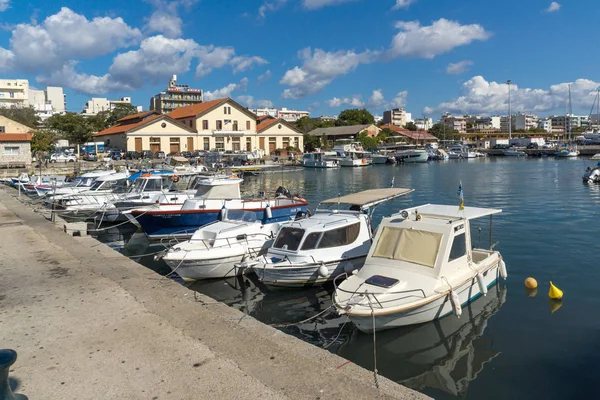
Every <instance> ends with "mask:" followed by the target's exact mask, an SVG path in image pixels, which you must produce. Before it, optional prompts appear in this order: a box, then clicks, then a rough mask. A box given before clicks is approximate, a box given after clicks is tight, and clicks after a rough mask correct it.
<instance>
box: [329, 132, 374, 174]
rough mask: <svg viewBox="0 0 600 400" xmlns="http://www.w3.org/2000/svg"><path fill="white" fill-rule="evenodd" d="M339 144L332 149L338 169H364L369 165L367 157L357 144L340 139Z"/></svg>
mask: <svg viewBox="0 0 600 400" xmlns="http://www.w3.org/2000/svg"><path fill="white" fill-rule="evenodd" d="M339 142H340V143H339V144H337V145H335V146H334V147H333V151H334V152H335V153H336V157H335V158H333V159H335V160H337V162H338V163H339V165H340V167H366V166H367V165H371V161H370V160H369V159H367V155H366V153H365V151H364V150H363V148H362V145H361V144H360V143H359V142H352V141H351V140H350V139H340V140H339Z"/></svg>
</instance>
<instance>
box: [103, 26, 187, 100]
mask: <svg viewBox="0 0 600 400" xmlns="http://www.w3.org/2000/svg"><path fill="white" fill-rule="evenodd" d="M198 48H199V46H198V44H197V43H196V42H195V41H193V40H192V39H170V38H167V37H164V36H162V35H157V36H152V37H149V38H146V39H144V41H143V42H142V44H141V45H140V48H139V49H138V50H132V51H129V52H127V53H122V54H119V55H117V56H116V57H115V58H114V60H113V64H112V65H111V67H110V69H109V71H110V74H111V76H112V79H114V80H116V81H118V82H121V83H123V84H125V85H129V86H131V87H133V88H140V87H142V86H144V84H146V83H148V82H151V83H153V82H159V81H161V80H165V79H167V77H169V76H171V75H172V74H181V73H185V72H187V71H189V70H190V64H191V62H192V59H193V58H194V57H197V52H198Z"/></svg>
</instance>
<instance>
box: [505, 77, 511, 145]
mask: <svg viewBox="0 0 600 400" xmlns="http://www.w3.org/2000/svg"><path fill="white" fill-rule="evenodd" d="M511 83H512V81H511V80H510V79H509V80H507V81H506V84H507V85H508V144H509V145H510V139H511V138H512V114H511V111H510V84H511Z"/></svg>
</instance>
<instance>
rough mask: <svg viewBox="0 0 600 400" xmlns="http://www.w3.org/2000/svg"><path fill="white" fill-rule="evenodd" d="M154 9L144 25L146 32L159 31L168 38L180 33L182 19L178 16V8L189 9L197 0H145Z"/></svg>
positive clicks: (178, 35) (175, 36)
mask: <svg viewBox="0 0 600 400" xmlns="http://www.w3.org/2000/svg"><path fill="white" fill-rule="evenodd" d="M146 1H147V2H149V3H151V4H152V5H153V6H154V7H155V8H156V10H155V11H154V12H153V13H152V15H150V18H149V19H148V23H147V24H146V26H145V31H146V32H147V33H161V34H162V35H164V36H166V37H168V38H178V37H180V36H181V34H182V25H183V21H182V20H181V18H180V17H179V9H180V8H181V7H183V8H184V9H187V10H189V8H190V7H191V6H192V5H194V4H195V3H196V2H197V0H146Z"/></svg>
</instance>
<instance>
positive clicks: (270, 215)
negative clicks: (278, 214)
mask: <svg viewBox="0 0 600 400" xmlns="http://www.w3.org/2000/svg"><path fill="white" fill-rule="evenodd" d="M265 214H266V216H267V219H271V218H273V212H272V211H271V205H269V204H267V206H266V207H265Z"/></svg>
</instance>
